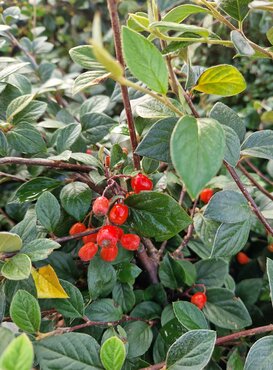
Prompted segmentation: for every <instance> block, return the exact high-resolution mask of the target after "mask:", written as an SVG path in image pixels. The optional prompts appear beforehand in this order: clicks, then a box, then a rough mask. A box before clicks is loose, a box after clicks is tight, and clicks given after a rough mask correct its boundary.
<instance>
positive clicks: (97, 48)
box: [92, 40, 123, 79]
mask: <svg viewBox="0 0 273 370" xmlns="http://www.w3.org/2000/svg"><path fill="white" fill-rule="evenodd" d="M92 44H93V52H94V55H95V57H96V60H97V61H98V62H99V63H101V64H102V65H103V66H104V68H105V69H106V70H107V71H108V72H110V73H111V75H112V77H113V78H115V79H120V78H122V76H123V67H122V65H121V64H120V63H119V62H118V61H117V60H116V59H114V58H113V57H112V55H111V54H109V53H108V51H107V50H106V49H105V48H104V47H103V46H101V44H99V43H97V42H96V41H95V40H92Z"/></svg>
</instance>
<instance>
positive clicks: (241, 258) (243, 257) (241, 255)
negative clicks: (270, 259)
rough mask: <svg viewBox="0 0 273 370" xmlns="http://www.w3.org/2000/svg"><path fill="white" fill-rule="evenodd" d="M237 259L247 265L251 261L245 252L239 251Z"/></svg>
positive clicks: (241, 263)
mask: <svg viewBox="0 0 273 370" xmlns="http://www.w3.org/2000/svg"><path fill="white" fill-rule="evenodd" d="M236 259H237V262H238V263H239V264H240V265H246V264H248V262H249V261H250V258H249V257H248V256H247V255H246V254H245V253H244V252H239V253H238V254H237V255H236Z"/></svg>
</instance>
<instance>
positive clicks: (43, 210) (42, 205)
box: [35, 191, 61, 232]
mask: <svg viewBox="0 0 273 370" xmlns="http://www.w3.org/2000/svg"><path fill="white" fill-rule="evenodd" d="M35 211H36V215H37V218H38V220H39V222H40V223H41V224H42V225H43V226H44V227H45V228H46V229H47V230H48V231H49V232H53V231H54V230H55V228H56V227H57V225H58V223H59V221H60V217H61V208H60V205H59V202H58V200H57V199H56V197H55V196H54V195H53V194H51V193H50V192H49V191H45V192H44V193H43V194H42V195H41V196H40V197H39V198H38V201H37V203H36V205H35Z"/></svg>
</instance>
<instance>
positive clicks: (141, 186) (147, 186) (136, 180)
mask: <svg viewBox="0 0 273 370" xmlns="http://www.w3.org/2000/svg"><path fill="white" fill-rule="evenodd" d="M131 186H132V189H133V190H134V192H135V193H136V194H138V193H139V192H141V191H142V190H152V188H153V182H152V180H150V179H149V178H148V177H147V176H145V175H142V173H139V174H138V175H136V176H134V177H133V178H132V179H131Z"/></svg>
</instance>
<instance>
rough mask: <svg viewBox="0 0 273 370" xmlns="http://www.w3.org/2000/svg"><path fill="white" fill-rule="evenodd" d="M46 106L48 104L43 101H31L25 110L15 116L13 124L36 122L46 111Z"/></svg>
mask: <svg viewBox="0 0 273 370" xmlns="http://www.w3.org/2000/svg"><path fill="white" fill-rule="evenodd" d="M46 108H47V104H46V103H44V102H42V101H38V100H34V101H31V102H30V103H29V104H28V105H27V106H26V107H25V108H24V109H23V110H21V111H20V112H19V113H17V114H16V115H15V116H14V117H13V124H14V125H17V124H19V123H21V122H22V123H23V122H28V123H36V122H37V120H38V119H39V118H40V117H41V116H42V115H43V114H44V113H45V111H46Z"/></svg>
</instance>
